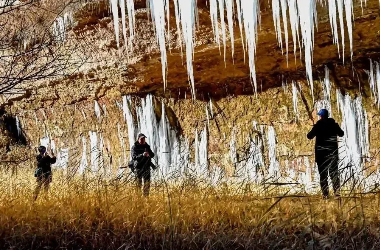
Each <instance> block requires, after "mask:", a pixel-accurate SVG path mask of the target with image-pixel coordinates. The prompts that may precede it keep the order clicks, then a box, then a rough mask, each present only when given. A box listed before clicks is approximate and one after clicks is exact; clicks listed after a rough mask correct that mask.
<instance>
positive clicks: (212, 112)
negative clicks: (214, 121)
mask: <svg viewBox="0 0 380 250" xmlns="http://www.w3.org/2000/svg"><path fill="white" fill-rule="evenodd" d="M210 112H211V117H214V109H213V105H212V99H211V98H210Z"/></svg>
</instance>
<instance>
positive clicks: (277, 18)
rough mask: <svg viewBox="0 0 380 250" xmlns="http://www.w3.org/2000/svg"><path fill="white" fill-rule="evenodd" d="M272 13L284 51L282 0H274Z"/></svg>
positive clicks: (276, 31)
mask: <svg viewBox="0 0 380 250" xmlns="http://www.w3.org/2000/svg"><path fill="white" fill-rule="evenodd" d="M272 14H273V22H274V30H275V33H276V37H277V42H278V44H279V45H280V48H281V51H282V35H281V18H280V0H272Z"/></svg>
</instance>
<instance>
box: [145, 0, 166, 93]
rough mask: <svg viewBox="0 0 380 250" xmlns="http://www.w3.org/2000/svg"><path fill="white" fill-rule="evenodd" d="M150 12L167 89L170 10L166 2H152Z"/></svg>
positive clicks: (159, 0)
mask: <svg viewBox="0 0 380 250" xmlns="http://www.w3.org/2000/svg"><path fill="white" fill-rule="evenodd" d="M149 4H150V11H151V14H152V21H153V23H154V26H155V30H156V38H157V42H158V44H159V47H160V51H161V67H162V77H163V80H164V89H165V88H166V70H167V56H166V37H165V25H166V24H165V10H166V9H169V6H166V1H165V0H150V3H149Z"/></svg>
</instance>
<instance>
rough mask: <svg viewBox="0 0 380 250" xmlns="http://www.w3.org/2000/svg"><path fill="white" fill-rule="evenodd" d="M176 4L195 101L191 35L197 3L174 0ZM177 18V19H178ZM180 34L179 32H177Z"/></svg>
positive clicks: (187, 0)
mask: <svg viewBox="0 0 380 250" xmlns="http://www.w3.org/2000/svg"><path fill="white" fill-rule="evenodd" d="M174 1H177V3H178V13H179V15H178V17H179V18H180V20H181V21H180V23H181V28H182V35H183V40H184V42H185V46H186V62H187V63H186V64H187V73H188V76H189V80H190V85H191V94H192V97H193V99H195V82H194V72H193V53H194V43H193V34H194V33H195V31H194V29H195V27H194V26H195V15H196V13H197V10H196V8H197V4H196V3H197V2H196V1H195V0H174ZM178 17H177V18H178ZM179 34H181V32H179Z"/></svg>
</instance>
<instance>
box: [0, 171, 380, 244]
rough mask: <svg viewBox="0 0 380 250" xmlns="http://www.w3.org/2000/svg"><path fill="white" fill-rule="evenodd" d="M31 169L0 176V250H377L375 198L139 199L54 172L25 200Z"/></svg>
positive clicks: (198, 192)
mask: <svg viewBox="0 0 380 250" xmlns="http://www.w3.org/2000/svg"><path fill="white" fill-rule="evenodd" d="M32 172H33V171H32V170H28V171H19V173H18V174H17V176H16V175H13V176H12V175H11V173H10V172H6V171H3V172H2V173H1V175H0V248H1V249H9V248H12V249H79V248H81V249H268V248H270V249H286V248H287V249H341V248H343V249H379V247H380V243H379V240H378V237H379V235H380V227H379V226H380V222H379V211H378V207H379V201H380V199H379V197H378V196H377V195H367V196H365V197H364V196H362V197H361V196H358V197H357V198H354V197H351V198H342V199H341V200H334V199H332V200H328V201H323V200H321V199H320V198H319V196H306V197H284V198H271V197H258V196H256V195H253V194H251V193H245V194H244V193H242V194H239V195H237V194H234V193H235V192H233V191H232V190H233V188H230V189H227V188H226V187H224V188H218V189H215V188H211V187H208V188H199V187H198V188H197V187H194V186H192V187H190V186H189V185H186V184H184V185H178V186H176V187H171V188H169V189H168V188H165V186H156V187H154V188H153V190H152V194H151V196H150V197H149V198H143V197H140V196H139V195H138V194H136V193H135V192H134V191H133V188H132V187H131V185H130V184H125V183H122V182H115V181H114V182H109V181H108V182H107V181H104V180H102V179H101V178H88V179H83V178H77V179H75V180H71V181H70V182H67V181H66V179H65V178H63V175H61V174H59V173H55V175H54V177H53V185H52V187H51V190H50V192H49V194H48V195H41V196H40V197H39V199H38V200H37V202H33V200H32V193H33V188H34V186H35V179H34V178H33V177H32ZM274 196H279V194H274Z"/></svg>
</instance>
